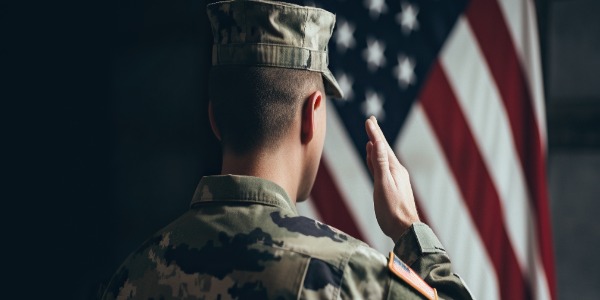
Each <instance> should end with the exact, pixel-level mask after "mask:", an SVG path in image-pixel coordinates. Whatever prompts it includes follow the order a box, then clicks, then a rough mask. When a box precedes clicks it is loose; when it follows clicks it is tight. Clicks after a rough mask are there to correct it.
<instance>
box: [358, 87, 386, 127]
mask: <svg viewBox="0 0 600 300" xmlns="http://www.w3.org/2000/svg"><path fill="white" fill-rule="evenodd" d="M383 102H384V100H383V97H382V96H381V95H379V94H378V93H376V92H374V91H372V90H367V92H366V100H365V102H363V103H362V107H361V108H362V111H363V114H365V116H366V117H369V116H375V118H377V120H379V121H383V120H385V111H384V110H383Z"/></svg>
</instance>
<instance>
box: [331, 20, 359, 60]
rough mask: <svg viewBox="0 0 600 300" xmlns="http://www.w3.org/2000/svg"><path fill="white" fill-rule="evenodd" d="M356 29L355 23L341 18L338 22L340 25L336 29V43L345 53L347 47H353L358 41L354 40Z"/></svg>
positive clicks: (340, 50)
mask: <svg viewBox="0 0 600 300" xmlns="http://www.w3.org/2000/svg"><path fill="white" fill-rule="evenodd" d="M354 29H355V27H354V25H352V24H350V23H349V22H346V21H345V20H340V21H339V22H338V27H337V29H336V31H335V44H336V45H337V49H338V51H339V52H341V53H344V52H346V49H348V48H353V47H354V45H355V44H356V41H355V40H354Z"/></svg>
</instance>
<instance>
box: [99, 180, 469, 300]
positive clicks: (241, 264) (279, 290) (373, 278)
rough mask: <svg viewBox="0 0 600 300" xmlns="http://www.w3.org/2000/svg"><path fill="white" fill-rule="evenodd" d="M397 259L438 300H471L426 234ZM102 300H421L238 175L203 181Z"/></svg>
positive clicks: (265, 187)
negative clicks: (180, 213)
mask: <svg viewBox="0 0 600 300" xmlns="http://www.w3.org/2000/svg"><path fill="white" fill-rule="evenodd" d="M394 253H395V255H396V256H397V257H399V259H401V260H402V261H404V262H405V263H406V264H408V265H410V267H412V268H413V269H414V271H415V272H416V273H418V275H420V277H421V278H423V279H424V280H425V281H426V282H427V283H428V284H429V285H430V286H431V287H433V288H436V290H437V294H438V295H439V297H440V298H443V299H471V296H470V293H469V291H468V289H467V287H466V285H465V284H464V282H463V281H462V280H461V279H460V278H459V277H458V276H456V275H454V274H453V273H452V271H451V264H450V260H449V258H448V256H447V255H446V252H445V251H444V249H443V248H442V246H441V244H440V243H439V241H438V240H437V238H436V237H435V235H434V234H433V232H432V231H431V229H429V227H428V226H427V225H425V224H422V223H418V224H414V225H413V226H412V227H411V228H410V229H409V230H408V231H407V232H406V233H405V234H404V235H403V236H402V237H401V238H400V240H399V241H398V242H397V244H396V246H395V247H394ZM399 259H398V258H396V259H395V260H397V261H398V262H399ZM400 264H402V263H401V262H400ZM402 265H403V264H402ZM104 298H105V299H115V298H116V299H130V298H131V299H173V298H177V299H338V298H342V299H424V297H423V294H421V293H419V292H418V291H417V290H416V289H415V288H413V287H412V286H410V285H409V284H407V281H404V280H402V279H400V277H398V276H397V275H395V274H394V273H393V272H391V271H390V268H389V267H388V261H387V258H386V256H384V255H383V254H381V253H379V252H377V251H376V250H374V249H372V248H370V247H369V246H367V245H366V244H365V243H363V242H361V241H359V240H357V239H354V238H352V237H350V236H348V235H346V234H344V233H343V232H341V231H339V230H337V229H335V228H332V227H330V226H328V225H325V224H323V223H320V222H318V221H315V220H312V219H309V218H306V217H302V216H299V215H298V213H297V211H296V208H295V206H294V204H293V202H292V201H290V199H289V198H288V196H287V194H286V192H285V191H284V190H283V188H281V187H280V186H278V185H276V184H275V183H273V182H270V181H267V180H264V179H260V178H256V177H248V176H233V175H224V176H209V177H204V178H203V179H202V180H201V181H200V184H199V185H198V188H197V190H196V193H195V195H194V198H193V201H192V203H191V209H190V210H189V211H188V212H187V213H185V214H184V215H183V216H181V217H180V218H179V219H177V220H175V221H174V222H173V223H171V224H170V225H168V226H167V227H165V228H164V229H162V230H161V231H159V232H158V233H157V234H156V235H154V236H153V237H152V238H150V239H149V240H148V241H146V242H145V243H144V244H143V245H142V246H141V247H140V248H139V249H138V250H137V251H136V252H134V253H132V254H131V255H130V256H129V258H128V259H127V260H126V261H125V262H124V263H123V265H122V266H121V267H120V268H119V270H118V271H117V273H116V274H115V275H114V277H113V278H112V280H111V282H110V283H109V285H108V288H107V290H106V292H105V294H104Z"/></svg>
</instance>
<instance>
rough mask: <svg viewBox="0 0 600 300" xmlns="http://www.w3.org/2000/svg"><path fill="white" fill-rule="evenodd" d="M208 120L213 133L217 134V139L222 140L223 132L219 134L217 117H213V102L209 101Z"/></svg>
mask: <svg viewBox="0 0 600 300" xmlns="http://www.w3.org/2000/svg"><path fill="white" fill-rule="evenodd" d="M208 120H209V121H210V128H211V129H212V132H213V133H214V134H215V136H216V137H217V139H218V140H219V141H220V140H221V132H219V128H218V127H217V123H216V122H215V116H214V115H213V109H212V101H208Z"/></svg>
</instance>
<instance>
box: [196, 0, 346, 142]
mask: <svg viewBox="0 0 600 300" xmlns="http://www.w3.org/2000/svg"><path fill="white" fill-rule="evenodd" d="M207 12H208V17H209V20H210V22H211V27H212V33H213V37H214V42H213V51H212V64H213V68H212V70H211V75H210V86H209V90H210V100H211V103H212V107H213V116H214V120H215V123H216V125H217V128H218V131H219V132H220V135H221V141H222V144H223V146H224V148H225V149H226V150H229V151H233V152H235V153H239V154H243V153H247V152H249V151H253V150H256V149H258V148H262V147H277V145H278V143H279V142H280V141H281V137H283V136H284V135H285V133H287V132H288V131H289V129H290V126H291V125H292V123H293V121H294V118H295V115H296V112H298V108H299V107H300V106H301V105H302V102H303V100H305V99H306V98H307V97H308V96H309V95H310V94H311V93H313V92H315V91H317V90H318V91H321V93H322V94H324V95H329V96H333V97H342V92H341V89H340V87H339V85H338V83H337V81H336V80H335V78H334V77H333V75H332V74H331V71H330V70H329V68H328V62H329V59H328V51H327V43H328V41H329V39H330V38H331V34H332V32H333V27H334V24H335V15H333V14H332V13H330V12H327V11H325V10H322V9H319V8H314V7H304V6H298V5H293V4H288V3H284V2H275V1H268V0H244V1H241V0H233V1H220V2H216V3H213V4H209V5H208V6H207Z"/></svg>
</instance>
